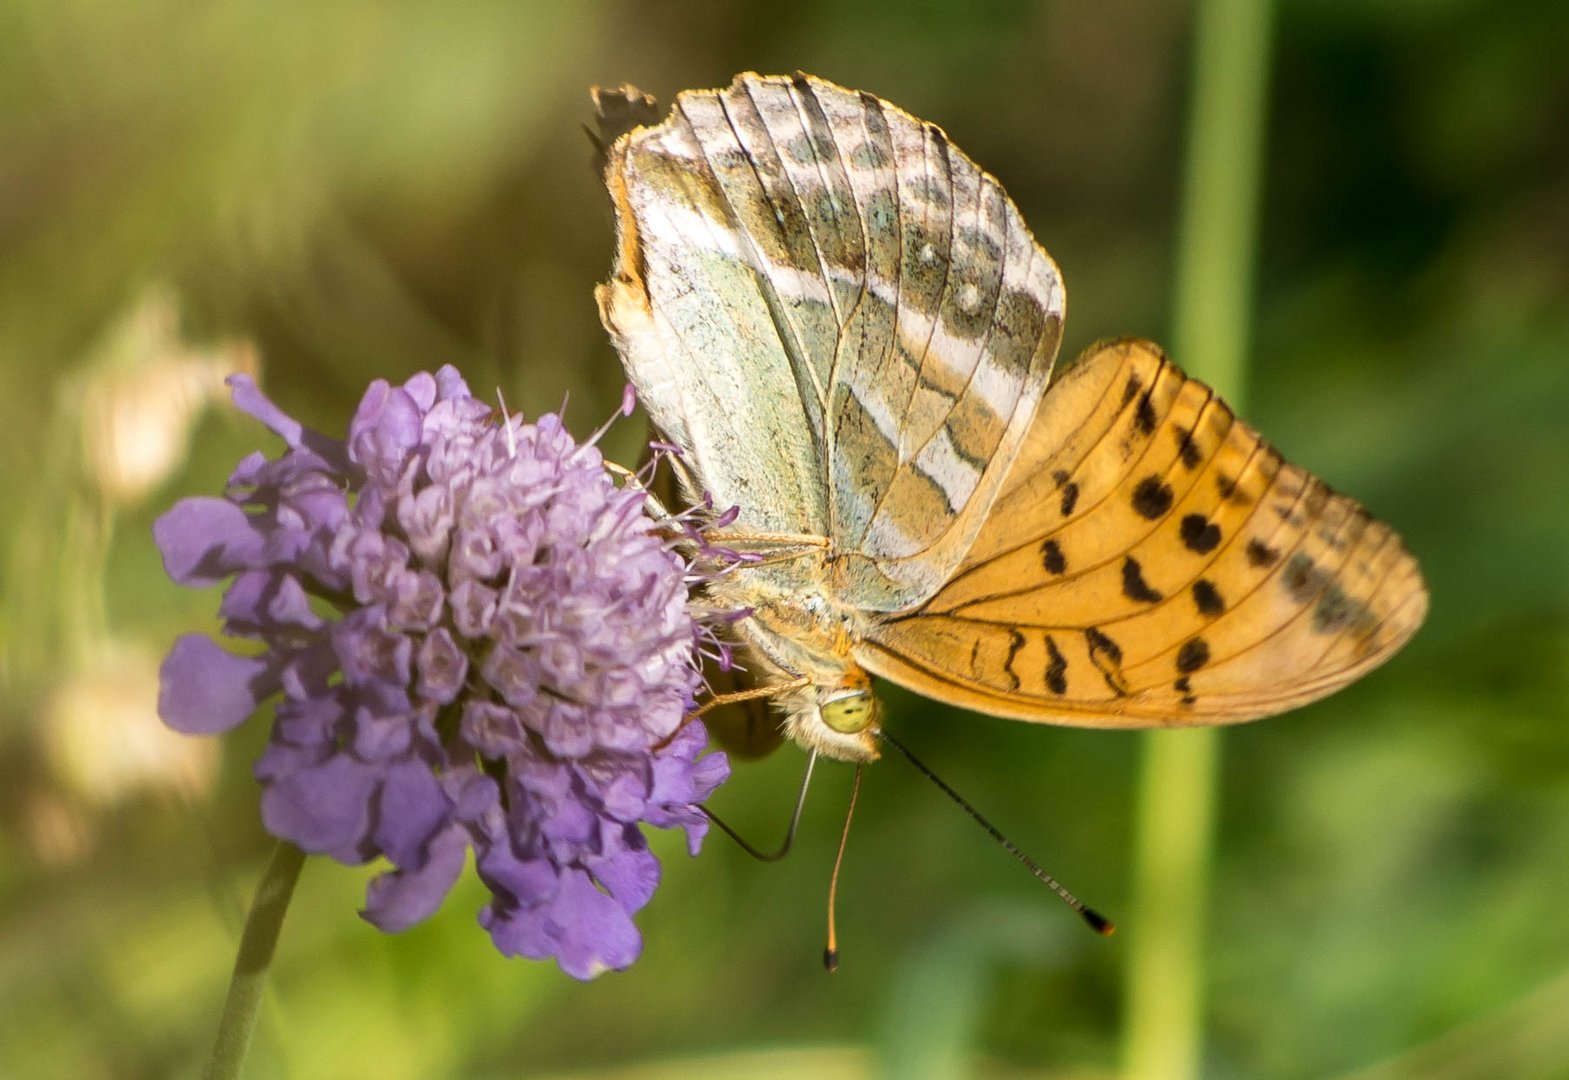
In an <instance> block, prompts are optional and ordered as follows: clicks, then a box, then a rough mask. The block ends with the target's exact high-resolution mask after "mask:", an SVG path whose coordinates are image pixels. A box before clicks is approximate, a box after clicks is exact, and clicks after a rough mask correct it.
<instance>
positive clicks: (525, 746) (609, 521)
mask: <svg viewBox="0 0 1569 1080" xmlns="http://www.w3.org/2000/svg"><path fill="white" fill-rule="evenodd" d="M230 385H231V387H232V388H233V393H234V400H235V403H236V404H237V405H239V406H240V408H242V409H243V410H245V411H246V412H248V413H250V414H251V415H252V416H254V417H256V418H257V419H258V420H261V421H262V422H263V423H264V424H266V425H267V426H268V427H269V428H271V429H272V430H273V431H274V432H276V433H277V434H278V435H280V436H281V437H282V438H283V439H284V441H285V442H286V443H287V444H288V450H287V452H285V453H284V454H283V455H282V456H281V457H278V458H276V459H268V458H265V457H263V456H262V455H261V454H259V453H258V454H253V455H251V456H250V457H248V458H246V459H245V460H244V461H242V462H241V463H240V465H239V466H238V468H236V470H235V471H234V473H233V475H232V476H231V477H230V481H229V488H228V491H227V494H226V497H225V498H222V499H217V498H190V499H183V500H181V501H180V502H179V503H178V504H176V505H175V506H174V508H173V509H171V510H170V511H169V512H168V513H166V514H164V515H163V517H161V518H160V519H159V520H158V522H157V524H156V525H155V526H154V529H153V532H154V536H155V538H156V540H157V543H158V547H159V549H160V550H161V551H162V552H163V558H164V565H165V567H166V569H167V570H168V572H169V575H170V576H171V577H172V578H174V580H176V581H178V582H180V583H181V584H185V585H192V586H204V585H212V584H216V583H218V582H220V581H225V580H227V581H228V582H229V586H228V589H227V591H226V592H225V594H224V598H223V604H222V608H221V613H222V615H223V619H224V629H225V631H226V632H227V633H228V634H229V635H231V636H234V637H238V638H249V639H251V640H253V641H256V642H259V643H260V644H261V645H262V646H263V649H262V651H261V652H259V653H252V654H248V655H244V656H237V655H233V654H231V653H229V652H227V651H226V650H224V649H223V648H221V647H219V645H218V644H217V643H216V642H214V641H213V640H212V639H211V638H208V637H206V636H204V635H201V634H188V635H186V636H184V637H181V638H180V639H179V640H178V641H176V642H175V644H174V647H173V648H172V649H171V650H170V652H169V655H168V657H167V659H166V660H165V661H164V664H163V668H162V686H161V690H160V694H159V712H160V714H161V715H162V716H163V718H164V720H165V722H167V723H168V724H169V725H170V726H171V727H174V728H176V729H178V730H180V731H185V732H192V733H215V732H221V731H226V730H228V729H229V728H231V727H233V726H235V725H236V724H238V723H239V722H240V721H242V720H244V719H245V718H246V717H247V716H249V715H251V714H252V713H253V712H255V711H256V710H257V708H258V706H260V705H261V703H262V702H263V701H264V700H267V699H269V698H272V697H274V696H277V698H278V701H277V706H276V710H275V716H274V721H273V727H272V734H271V739H270V741H269V743H268V746H267V749H266V751H265V752H264V753H263V754H262V757H261V759H260V760H259V761H258V762H257V763H256V775H257V777H258V778H259V779H260V780H261V782H262V784H263V785H264V789H265V790H264V792H263V795H262V819H263V821H264V823H265V824H266V827H267V829H268V830H269V831H270V832H272V833H273V834H275V835H276V836H279V837H281V838H282V839H285V840H288V841H291V842H293V843H295V844H297V845H298V846H299V847H301V848H302V849H304V850H306V851H310V852H320V853H324V854H328V855H331V856H332V857H333V858H335V859H338V860H339V861H341V862H345V863H362V862H366V861H368V860H370V859H374V858H377V857H385V858H386V859H387V860H388V862H390V863H391V865H392V869H390V870H389V871H387V872H386V873H383V874H381V875H380V876H378V877H377V878H375V879H374V880H373V881H372V882H371V883H370V887H369V890H368V895H367V901H366V909H365V911H364V913H363V914H364V915H365V917H366V918H367V919H369V920H370V921H371V922H372V923H374V924H376V925H377V926H379V927H381V928H382V929H383V930H389V931H392V930H401V929H403V928H404V927H407V926H410V925H412V924H413V923H416V922H418V921H420V920H421V919H423V918H425V917H426V916H428V915H430V914H431V913H432V912H433V911H435V910H436V908H437V907H438V906H440V904H441V901H442V899H443V898H444V897H445V896H446V894H447V892H448V890H449V889H450V888H451V887H452V884H453V882H454V881H455V880H456V879H457V876H458V874H459V873H460V872H461V871H462V868H463V864H464V861H465V858H466V855H467V851H468V849H470V848H472V849H473V851H474V861H475V865H476V867H477V869H478V872H479V875H480V877H481V878H482V879H483V880H484V882H485V884H486V885H487V886H488V887H489V888H490V891H491V895H492V899H491V902H490V904H489V905H488V906H487V907H486V908H485V909H484V910H483V911H482V912H481V914H480V922H481V923H482V924H483V925H484V926H485V928H486V929H487V930H489V931H490V934H491V937H492V938H493V939H494V941H495V943H496V946H497V947H498V948H499V949H500V950H501V951H502V952H504V953H507V954H509V955H521V956H529V957H536V958H544V957H555V958H556V961H557V962H558V963H559V964H560V965H561V967H562V969H563V970H565V971H566V972H568V973H569V974H571V975H575V976H577V977H578V978H590V977H592V976H594V975H596V974H598V973H599V972H601V971H603V970H605V969H607V968H624V967H626V966H627V965H629V964H631V963H632V961H633V960H635V959H636V958H637V955H638V952H639V950H640V949H641V945H642V942H641V939H640V938H639V936H638V932H637V929H636V927H635V926H634V925H633V923H632V918H631V917H632V915H633V913H634V912H636V911H637V910H638V909H639V908H641V907H642V906H643V905H644V904H646V903H647V902H648V901H649V899H650V897H651V896H652V895H653V892H654V888H655V886H656V885H657V884H658V882H659V864H658V861H657V860H656V859H655V858H654V856H653V855H652V854H651V853H650V852H649V850H648V844H647V842H646V841H645V839H644V837H643V833H642V831H641V829H640V826H641V825H643V824H649V825H654V826H657V827H660V828H674V827H680V828H682V829H684V830H685V831H686V835H687V842H688V848H689V849H690V850H691V852H692V853H693V854H695V853H696V852H697V849H698V846H699V844H700V843H701V841H702V837H703V834H704V832H705V831H706V827H707V819H706V818H705V817H704V816H703V814H702V813H701V811H700V810H699V809H698V804H699V803H700V802H702V801H703V800H704V799H706V798H707V797H708V796H709V794H710V793H712V792H713V790H714V789H715V788H716V787H717V786H718V785H719V784H720V783H722V782H723V781H724V779H725V778H726V777H727V776H728V775H729V765H728V763H727V762H726V760H725V757H724V755H723V754H709V755H706V756H701V755H702V751H703V749H704V747H705V745H706V740H707V736H706V733H705V732H704V730H703V726H702V724H701V723H699V722H697V721H695V720H694V721H690V722H687V723H684V724H683V719H684V718H685V717H686V715H687V714H688V713H689V712H690V710H691V709H692V707H693V699H694V697H695V695H696V693H697V690H698V688H699V683H700V675H699V672H698V662H697V657H698V649H699V646H700V645H701V644H702V643H703V642H705V641H707V640H709V639H710V638H711V631H710V630H709V629H708V628H707V627H705V625H704V624H702V623H700V622H699V621H697V620H696V619H694V616H693V614H692V613H691V611H690V610H689V608H688V605H687V595H688V585H689V584H690V583H691V582H692V580H694V577H695V576H700V575H701V574H702V573H703V571H701V570H695V569H694V568H693V567H692V566H691V565H690V564H689V563H688V562H687V561H686V560H684V559H683V558H682V557H681V556H680V555H678V554H677V551H676V550H675V544H674V543H673V542H672V541H671V540H670V539H669V537H668V531H666V532H661V531H660V530H659V529H658V528H657V527H656V525H655V523H654V522H653V521H652V520H651V519H650V518H649V517H648V516H647V515H646V514H645V513H644V502H645V498H644V496H643V494H642V493H641V492H640V491H639V490H638V489H637V488H636V487H631V486H622V487H618V486H617V485H616V484H615V482H614V481H613V479H612V477H611V475H610V474H609V473H608V472H607V471H606V469H605V465H604V461H603V459H602V458H601V456H600V453H599V451H598V450H597V449H596V448H595V447H594V446H593V445H592V440H591V441H590V443H589V444H578V443H576V442H574V441H573V440H572V438H571V436H570V435H568V434H567V432H566V431H565V430H564V429H563V428H562V426H561V422H560V420H559V419H558V418H557V417H555V416H545V417H542V418H541V419H540V420H539V421H538V422H537V423H535V424H524V423H522V422H521V421H519V420H518V418H516V417H502V418H501V419H500V420H499V421H498V420H497V418H496V417H495V416H494V414H493V413H492V410H491V409H490V407H489V406H487V405H485V404H484V403H483V402H480V401H478V400H476V399H475V398H473V397H472V396H471V395H470V394H469V390H468V387H467V385H465V383H464V382H463V380H462V378H461V377H460V376H459V375H458V373H457V371H456V370H454V369H453V368H451V367H444V368H442V369H441V370H440V371H438V372H437V373H436V374H435V376H431V375H428V374H420V375H416V376H414V377H413V378H412V379H410V380H409V381H408V382H407V383H405V384H404V385H403V386H401V387H394V386H390V385H388V384H387V383H386V382H382V381H377V382H376V383H373V384H372V385H371V387H370V389H369V390H367V391H366V394H365V397H364V399H363V400H362V401H361V402H360V406H359V409H358V411H357V412H356V414H355V416H354V419H353V421H352V422H351V423H350V425H349V432H348V437H347V438H346V439H344V440H342V441H338V440H335V439H330V438H327V437H326V436H323V435H320V434H318V433H316V432H313V431H310V430H308V429H306V428H305V427H303V426H302V425H301V424H299V423H298V422H297V421H295V420H293V419H291V418H289V417H288V416H287V415H285V414H284V413H283V412H282V411H281V410H280V409H278V407H277V406H275V405H274V404H273V403H272V402H271V401H269V400H268V399H267V398H266V397H264V396H263V395H262V393H261V391H260V390H259V389H258V388H257V387H256V385H255V383H254V382H253V381H252V380H251V379H250V378H249V377H247V376H243V375H237V376H234V377H232V378H231V379H230ZM692 535H693V532H692V530H691V529H690V528H689V529H688V530H687V532H686V536H687V537H688V538H690V537H691V536H692ZM683 546H684V547H685V546H686V545H683Z"/></svg>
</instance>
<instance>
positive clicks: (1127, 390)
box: [1120, 371, 1144, 409]
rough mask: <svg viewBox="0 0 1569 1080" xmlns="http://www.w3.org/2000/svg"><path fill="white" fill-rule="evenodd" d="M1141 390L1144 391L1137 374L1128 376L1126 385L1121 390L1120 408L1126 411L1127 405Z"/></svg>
mask: <svg viewBox="0 0 1569 1080" xmlns="http://www.w3.org/2000/svg"><path fill="white" fill-rule="evenodd" d="M1142 389H1144V383H1143V381H1141V380H1140V379H1139V373H1138V372H1136V371H1135V372H1134V373H1133V374H1131V375H1129V376H1128V384H1127V385H1126V386H1124V387H1123V388H1122V405H1121V406H1120V407H1121V408H1123V409H1126V408H1127V407H1128V403H1129V402H1130V401H1132V400H1133V399H1134V398H1135V397H1137V396H1138V393H1139V391H1140V390H1142Z"/></svg>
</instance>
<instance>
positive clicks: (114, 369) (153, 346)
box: [81, 288, 257, 505]
mask: <svg viewBox="0 0 1569 1080" xmlns="http://www.w3.org/2000/svg"><path fill="white" fill-rule="evenodd" d="M179 324H180V318H179V308H178V305H177V304H176V302H175V299H174V297H173V295H172V294H171V293H169V292H168V291H167V290H165V289H161V288H153V289H150V290H148V292H147V293H146V294H145V295H144V296H143V297H142V299H141V300H140V301H139V302H138V303H137V304H136V305H135V306H134V307H133V308H132V309H131V310H130V312H129V313H128V314H127V315H126V317H125V318H124V319H123V320H122V321H121V322H120V323H119V324H118V325H117V326H115V327H114V328H113V329H112V330H111V331H110V333H109V335H108V336H107V338H106V339H105V340H104V342H103V344H102V345H101V346H100V347H99V349H98V350H97V355H95V356H94V357H93V359H92V361H91V362H90V363H89V365H88V367H87V368H86V370H85V372H84V375H83V382H82V390H81V394H82V397H81V410H82V411H81V418H82V445H83V454H84V464H85V468H86V470H87V474H88V476H89V477H90V478H92V480H93V481H94V482H95V483H96V484H97V485H98V487H99V489H100V490H101V491H102V492H103V494H104V498H105V499H106V500H107V501H108V502H109V503H110V505H124V504H128V503H133V502H135V501H137V500H139V499H140V498H142V497H143V496H145V495H146V494H147V492H148V491H150V490H151V489H152V488H154V487H156V486H157V485H158V484H160V483H161V482H162V481H163V480H164V479H165V478H166V477H167V476H168V475H169V474H170V473H171V472H172V471H173V470H174V469H175V468H177V467H178V466H179V465H180V463H181V462H182V461H183V460H184V459H185V456H186V453H187V451H188V449H189V443H190V432H191V427H192V425H193V424H194V423H195V422H196V420H197V418H198V417H199V416H200V415H201V412H202V410H203V409H204V408H206V407H207V405H208V404H209V403H211V402H213V401H215V400H227V398H228V389H227V388H226V387H225V386H224V382H223V381H224V379H225V378H227V377H228V376H229V375H232V374H234V373H236V372H246V373H249V374H252V375H254V374H255V372H256V367H257V360H256V350H255V347H254V346H252V345H251V344H249V343H224V344H219V345H215V346H212V347H210V348H193V347H191V346H190V345H189V344H187V343H186V342H185V340H184V339H183V338H181V336H180V326H179Z"/></svg>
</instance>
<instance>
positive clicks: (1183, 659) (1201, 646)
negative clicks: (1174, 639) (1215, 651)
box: [1177, 637, 1209, 675]
mask: <svg viewBox="0 0 1569 1080" xmlns="http://www.w3.org/2000/svg"><path fill="white" fill-rule="evenodd" d="M1207 663H1209V642H1207V641H1205V640H1204V639H1203V638H1197V637H1196V638H1190V639H1189V640H1188V641H1185V642H1183V644H1182V648H1180V649H1178V650H1177V670H1178V671H1180V672H1182V674H1184V675H1191V674H1192V673H1193V672H1195V671H1197V670H1198V669H1199V668H1201V667H1203V666H1204V665H1205V664H1207Z"/></svg>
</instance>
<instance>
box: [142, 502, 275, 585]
mask: <svg viewBox="0 0 1569 1080" xmlns="http://www.w3.org/2000/svg"><path fill="white" fill-rule="evenodd" d="M153 542H154V543H156V544H157V545H158V550H159V552H161V553H162V554H163V568H164V570H165V572H167V573H168V575H169V576H170V577H171V578H173V579H174V580H175V581H177V582H179V583H180V584H181V585H189V586H191V587H193V588H204V587H206V586H208V585H216V584H217V583H218V582H220V581H222V580H223V579H224V578H226V577H228V576H229V575H230V574H233V573H235V572H237V571H239V570H243V569H246V568H247V567H250V566H254V565H255V564H256V563H257V562H258V561H259V560H260V558H261V553H262V547H263V538H262V536H261V535H260V534H259V533H258V532H257V531H256V528H255V524H254V523H253V522H252V521H251V519H250V516H249V515H248V514H246V512H245V511H244V510H241V509H240V508H239V507H238V506H235V505H234V504H233V503H232V502H229V501H228V500H227V499H214V498H212V497H210V496H195V497H193V498H189V499H181V500H180V501H179V502H177V503H175V504H174V506H172V507H170V508H169V510H168V511H167V512H165V513H164V514H163V515H161V516H160V517H159V518H158V520H157V521H155V522H153Z"/></svg>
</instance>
